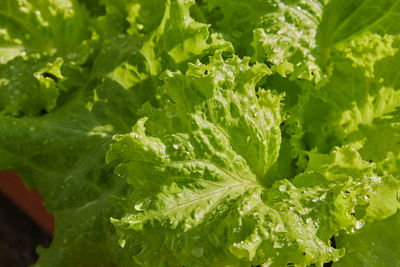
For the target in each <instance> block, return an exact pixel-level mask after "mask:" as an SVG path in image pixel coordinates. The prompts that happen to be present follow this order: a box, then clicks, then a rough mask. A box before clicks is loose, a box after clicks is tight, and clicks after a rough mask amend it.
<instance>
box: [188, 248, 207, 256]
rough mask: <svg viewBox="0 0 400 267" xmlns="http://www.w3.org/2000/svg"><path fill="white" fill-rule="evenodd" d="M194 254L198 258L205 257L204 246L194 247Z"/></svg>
mask: <svg viewBox="0 0 400 267" xmlns="http://www.w3.org/2000/svg"><path fill="white" fill-rule="evenodd" d="M191 252H192V255H193V256H195V257H196V258H201V257H203V254H204V248H203V247H198V248H194V249H192V251H191Z"/></svg>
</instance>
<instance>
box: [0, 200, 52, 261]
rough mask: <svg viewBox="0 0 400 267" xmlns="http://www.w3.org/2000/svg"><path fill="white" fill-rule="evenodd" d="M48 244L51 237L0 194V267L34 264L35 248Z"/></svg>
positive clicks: (36, 256)
mask: <svg viewBox="0 0 400 267" xmlns="http://www.w3.org/2000/svg"><path fill="white" fill-rule="evenodd" d="M50 243H51V236H49V235H48V234H47V233H46V232H45V231H44V230H42V229H41V228H40V227H39V226H38V225H37V224H36V223H35V222H33V221H32V220H31V219H30V218H29V217H27V216H26V215H25V214H24V213H23V212H22V211H20V210H19V209H18V208H17V207H16V206H14V204H13V203H11V202H10V201H9V200H8V199H7V198H5V197H4V196H2V195H1V194H0V266H10V267H11V266H12V267H24V266H29V265H31V264H34V263H35V262H36V260H37V258H38V255H37V254H36V247H37V246H38V245H41V246H43V247H48V246H49V245H50Z"/></svg>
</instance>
